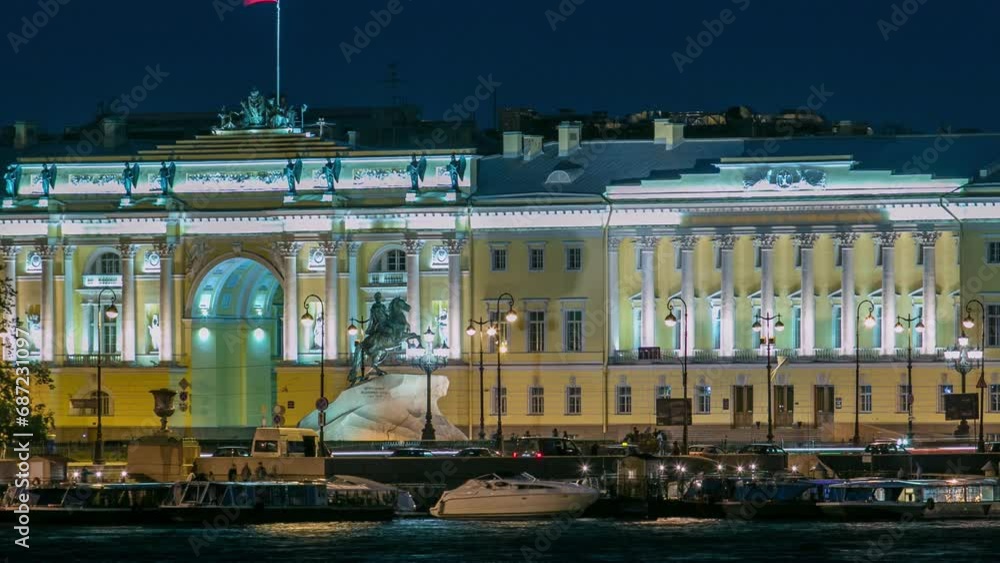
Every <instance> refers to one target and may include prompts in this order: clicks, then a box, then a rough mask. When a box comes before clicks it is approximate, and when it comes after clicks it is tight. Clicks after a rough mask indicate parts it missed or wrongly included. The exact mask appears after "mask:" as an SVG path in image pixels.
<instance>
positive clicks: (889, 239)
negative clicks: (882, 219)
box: [872, 231, 899, 248]
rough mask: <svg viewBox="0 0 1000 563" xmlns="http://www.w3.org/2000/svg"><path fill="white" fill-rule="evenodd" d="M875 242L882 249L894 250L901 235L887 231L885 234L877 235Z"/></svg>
mask: <svg viewBox="0 0 1000 563" xmlns="http://www.w3.org/2000/svg"><path fill="white" fill-rule="evenodd" d="M872 238H874V239H875V242H876V243H877V244H878V245H879V246H881V247H882V248H892V247H893V246H895V245H896V241H897V240H899V233H897V232H895V231H886V232H884V233H875V236H873V237H872Z"/></svg>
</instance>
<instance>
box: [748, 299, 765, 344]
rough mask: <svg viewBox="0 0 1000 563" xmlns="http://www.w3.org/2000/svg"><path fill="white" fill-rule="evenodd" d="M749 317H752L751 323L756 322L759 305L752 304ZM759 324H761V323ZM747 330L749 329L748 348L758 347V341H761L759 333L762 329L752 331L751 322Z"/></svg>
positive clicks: (758, 315) (758, 316)
mask: <svg viewBox="0 0 1000 563" xmlns="http://www.w3.org/2000/svg"><path fill="white" fill-rule="evenodd" d="M750 318H751V319H752V321H751V323H753V322H756V321H757V319H759V318H760V305H754V306H753V307H751V308H750ZM761 324H763V323H761ZM747 330H749V331H750V348H751V349H753V348H759V347H760V343H761V339H760V337H761V334H762V333H763V331H761V332H754V330H753V324H751V325H750V326H748V327H747Z"/></svg>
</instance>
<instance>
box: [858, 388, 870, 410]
mask: <svg viewBox="0 0 1000 563" xmlns="http://www.w3.org/2000/svg"><path fill="white" fill-rule="evenodd" d="M860 390H861V405H860V409H861V412H865V413H870V412H872V386H871V385H862V386H861V389H860Z"/></svg>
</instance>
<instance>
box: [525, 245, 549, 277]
mask: <svg viewBox="0 0 1000 563" xmlns="http://www.w3.org/2000/svg"><path fill="white" fill-rule="evenodd" d="M544 269H545V248H543V247H540V246H536V247H532V248H529V249H528V271H529V272H541V271H542V270H544Z"/></svg>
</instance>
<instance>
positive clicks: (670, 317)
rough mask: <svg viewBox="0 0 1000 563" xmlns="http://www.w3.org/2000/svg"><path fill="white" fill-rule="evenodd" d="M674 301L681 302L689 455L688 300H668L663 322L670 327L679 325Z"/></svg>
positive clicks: (683, 442) (684, 444) (683, 448)
mask: <svg viewBox="0 0 1000 563" xmlns="http://www.w3.org/2000/svg"><path fill="white" fill-rule="evenodd" d="M674 301H676V302H678V303H680V304H681V342H682V343H683V346H682V349H681V386H682V387H683V388H684V433H683V434H682V435H681V436H682V437H681V453H682V454H684V455H687V452H688V414H689V413H690V412H691V409H690V408H689V407H688V339H687V333H686V331H687V316H688V306H687V302H686V301H684V299H683V298H681V297H673V298H671V299H670V300H669V301H667V317H666V318H665V319H663V323H664V324H665V325H667V326H668V327H675V326H677V317H675V316H674Z"/></svg>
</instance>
